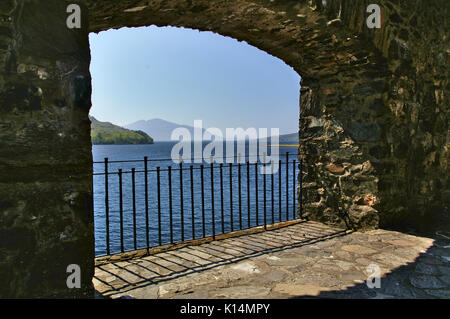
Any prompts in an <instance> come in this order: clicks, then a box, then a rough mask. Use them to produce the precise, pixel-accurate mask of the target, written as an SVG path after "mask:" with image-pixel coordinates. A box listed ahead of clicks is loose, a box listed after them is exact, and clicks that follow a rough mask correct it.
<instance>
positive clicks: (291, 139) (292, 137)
mask: <svg viewBox="0 0 450 319" xmlns="http://www.w3.org/2000/svg"><path fill="white" fill-rule="evenodd" d="M279 139H280V143H282V144H286V143H298V133H291V134H284V135H280V136H279Z"/></svg>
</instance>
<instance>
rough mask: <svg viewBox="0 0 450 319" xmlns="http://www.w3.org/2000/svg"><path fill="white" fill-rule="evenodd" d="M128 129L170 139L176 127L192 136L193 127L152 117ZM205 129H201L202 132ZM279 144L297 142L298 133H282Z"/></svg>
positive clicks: (165, 139)
mask: <svg viewBox="0 0 450 319" xmlns="http://www.w3.org/2000/svg"><path fill="white" fill-rule="evenodd" d="M124 127H125V128H127V129H129V130H139V131H143V132H145V133H147V134H148V135H150V136H151V137H152V138H153V139H154V140H155V141H157V142H163V141H171V138H170V137H171V134H172V132H173V130H175V129H176V128H180V127H182V128H186V129H187V130H188V131H189V133H190V134H191V136H192V137H193V136H194V127H192V126H189V125H181V124H176V123H173V122H169V121H165V120H162V119H152V120H148V121H144V120H140V121H137V122H134V123H131V124H128V125H125V126H124ZM204 131H205V129H203V132H204ZM279 142H280V144H283V143H298V133H291V134H284V135H280V137H279Z"/></svg>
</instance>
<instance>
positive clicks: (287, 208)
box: [286, 152, 289, 220]
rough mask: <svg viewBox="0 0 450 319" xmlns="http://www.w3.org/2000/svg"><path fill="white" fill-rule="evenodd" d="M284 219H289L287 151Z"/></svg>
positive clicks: (287, 160) (287, 156) (287, 159)
mask: <svg viewBox="0 0 450 319" xmlns="http://www.w3.org/2000/svg"><path fill="white" fill-rule="evenodd" d="M286 220H289V152H286Z"/></svg>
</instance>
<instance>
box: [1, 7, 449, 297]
mask: <svg viewBox="0 0 450 319" xmlns="http://www.w3.org/2000/svg"><path fill="white" fill-rule="evenodd" d="M72 3H76V4H79V5H80V6H81V9H82V11H81V17H82V23H81V28H80V29H76V28H75V29H69V28H67V25H66V19H67V16H68V13H67V11H66V9H67V6H68V5H69V4H72ZM370 3H376V4H378V5H379V6H380V8H381V12H382V23H381V28H379V29H369V28H368V27H367V25H366V19H367V16H368V13H367V12H366V8H367V6H368V5H369V4H370ZM449 7H450V2H449V1H447V0H433V1H427V0H409V1H394V0H370V1H369V0H354V1H344V0H327V1H318V0H295V1H294V0H214V1H212V0H174V1H166V0H145V1H143V0H142V1H140V0H121V1H119V0H95V1H94V0H86V1H80V0H76V1H75V0H73V1H63V0H2V1H1V2H0V69H1V71H0V278H1V283H0V297H49V296H50V297H51V296H69V297H80V296H84V297H89V296H92V291H93V289H92V283H91V280H92V276H93V274H94V231H93V212H92V210H93V209H92V198H93V197H92V176H91V173H92V155H91V142H90V122H89V119H88V112H89V109H90V107H91V100H90V99H91V78H90V74H89V63H90V49H89V40H88V34H89V32H99V31H104V30H108V29H111V28H120V27H125V26H127V27H138V26H149V25H157V26H168V25H170V26H179V27H186V28H193V29H198V30H201V31H213V32H216V33H218V34H221V35H223V36H229V37H233V38H235V39H238V40H242V41H246V42H247V43H249V44H251V45H254V46H255V47H258V48H260V49H262V50H264V51H266V52H268V53H269V54H272V55H273V56H276V57H278V58H280V59H282V60H283V61H284V62H286V63H287V64H288V65H290V66H292V67H293V68H294V69H295V70H296V71H297V72H298V73H299V75H300V76H301V77H302V83H301V100H300V111H301V117H300V120H299V128H300V141H301V147H300V150H299V153H300V154H301V156H300V157H301V159H302V160H303V161H304V180H303V190H302V192H301V194H300V192H299V195H301V196H302V199H303V203H304V204H303V212H304V217H305V218H307V219H310V220H316V221H320V222H324V223H327V224H333V225H339V226H343V225H345V226H346V227H349V228H355V229H374V228H379V227H387V226H399V225H401V224H411V225H422V224H424V223H426V222H427V221H430V220H432V219H433V218H434V216H436V213H439V212H442V211H444V212H445V211H446V210H447V209H448V201H449V198H450V187H449V179H448V162H449V144H450V143H449V130H448V113H449V110H448V104H449V103H448V102H449V98H448V91H449V90H448V88H449V87H448V78H449V75H448V70H449V53H450V46H449V39H448V34H449V28H448V21H450V19H449V13H448V11H449ZM274 107H276V106H274ZM69 264H78V265H80V267H81V270H82V289H72V290H69V289H68V288H67V286H66V277H67V273H66V269H67V266H68V265H69Z"/></svg>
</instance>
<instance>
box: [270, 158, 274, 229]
mask: <svg viewBox="0 0 450 319" xmlns="http://www.w3.org/2000/svg"><path fill="white" fill-rule="evenodd" d="M273 165H274V162H273V161H272V162H271V164H270V167H271V172H270V173H271V174H270V193H271V200H270V204H271V206H272V225H273V224H275V210H274V203H273Z"/></svg>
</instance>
